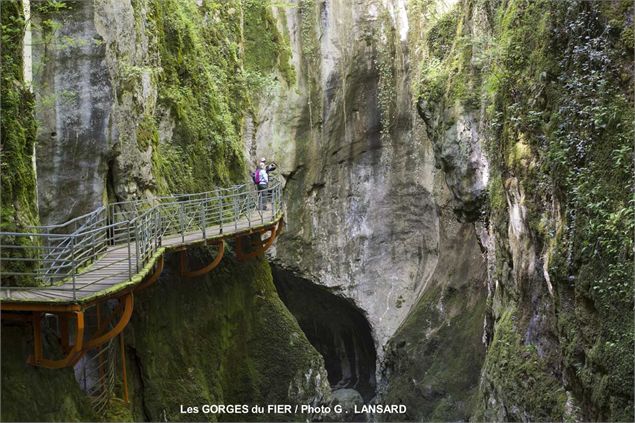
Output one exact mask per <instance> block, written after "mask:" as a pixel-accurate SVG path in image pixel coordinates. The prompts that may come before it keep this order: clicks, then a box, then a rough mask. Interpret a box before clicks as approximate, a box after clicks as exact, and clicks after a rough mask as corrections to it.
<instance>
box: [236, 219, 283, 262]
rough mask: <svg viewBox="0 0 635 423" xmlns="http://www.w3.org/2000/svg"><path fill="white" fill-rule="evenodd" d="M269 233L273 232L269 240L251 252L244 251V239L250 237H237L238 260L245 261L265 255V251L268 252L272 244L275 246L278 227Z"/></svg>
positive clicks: (271, 229)
mask: <svg viewBox="0 0 635 423" xmlns="http://www.w3.org/2000/svg"><path fill="white" fill-rule="evenodd" d="M265 231H266V230H265ZM265 231H263V232H261V233H260V236H262V234H263V233H264V232H265ZM268 231H269V232H271V235H270V236H269V238H267V239H266V240H265V241H264V242H263V241H261V243H262V245H260V246H258V247H256V249H255V250H254V251H250V252H245V251H244V249H243V247H244V245H243V238H248V237H245V236H243V237H236V256H237V257H238V260H239V261H244V260H247V259H250V258H253V257H256V256H259V255H261V254H263V253H264V252H265V251H267V249H268V248H269V247H271V244H273V241H274V240H275V238H276V226H273V227H271V228H269V229H268Z"/></svg>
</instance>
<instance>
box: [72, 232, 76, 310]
mask: <svg viewBox="0 0 635 423" xmlns="http://www.w3.org/2000/svg"><path fill="white" fill-rule="evenodd" d="M71 263H72V266H73V267H72V268H71V272H73V300H76V299H77V289H76V286H75V273H76V268H75V266H76V263H75V235H71Z"/></svg>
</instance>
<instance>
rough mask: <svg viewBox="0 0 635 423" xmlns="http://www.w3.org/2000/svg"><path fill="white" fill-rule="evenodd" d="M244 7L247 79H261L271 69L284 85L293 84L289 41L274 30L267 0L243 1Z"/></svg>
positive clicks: (274, 25)
mask: <svg viewBox="0 0 635 423" xmlns="http://www.w3.org/2000/svg"><path fill="white" fill-rule="evenodd" d="M243 8H244V39H245V53H244V57H245V60H244V62H245V70H246V71H247V72H248V74H251V75H252V77H251V78H250V81H254V80H255V79H259V78H265V77H266V75H268V74H269V73H271V72H272V71H274V70H278V71H280V74H281V75H282V77H283V78H284V80H285V81H286V82H287V84H288V85H293V84H295V78H296V75H295V69H294V68H293V66H292V64H291V49H290V47H289V41H288V40H286V39H285V38H284V36H283V35H282V34H281V33H280V31H278V28H277V27H276V22H275V19H274V17H273V13H272V10H271V8H272V5H271V1H270V0H267V1H262V0H247V1H245V2H244V3H243Z"/></svg>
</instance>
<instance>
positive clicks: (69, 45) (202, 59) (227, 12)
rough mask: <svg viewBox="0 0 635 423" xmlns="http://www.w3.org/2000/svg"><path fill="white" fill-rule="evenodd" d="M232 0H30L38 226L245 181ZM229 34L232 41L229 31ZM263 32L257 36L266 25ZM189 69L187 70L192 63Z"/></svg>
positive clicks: (241, 84)
mask: <svg viewBox="0 0 635 423" xmlns="http://www.w3.org/2000/svg"><path fill="white" fill-rule="evenodd" d="M238 6H239V2H237V1H234V2H225V3H224V4H223V7H222V8H215V7H214V6H213V4H211V2H205V3H204V4H201V5H197V4H196V3H195V2H194V1H193V0H192V1H185V2H182V1H175V0H169V1H156V0H138V1H133V2H130V1H118V0H92V1H83V0H81V1H79V0H77V1H67V2H64V6H63V7H62V8H60V9H52V10H51V7H50V6H49V5H46V4H41V3H35V4H34V7H33V19H34V28H36V30H34V39H35V43H34V45H35V47H34V63H36V64H37V66H35V69H34V70H35V72H34V91H35V93H36V97H37V120H38V124H39V127H38V137H37V139H38V148H37V156H38V165H37V166H38V179H37V180H38V187H39V199H38V202H39V206H40V216H41V219H42V221H43V223H46V224H50V223H61V222H64V221H66V220H69V219H70V218H72V217H75V216H78V215H81V214H84V213H87V212H89V211H92V210H93V209H95V208H97V207H99V206H101V205H103V204H105V203H106V202H107V201H110V202H114V201H123V200H129V199H134V198H144V197H149V196H152V195H156V194H160V193H167V192H202V191H206V190H209V189H211V188H210V187H213V186H216V185H218V184H228V183H230V182H231V181H234V182H235V181H238V180H240V181H242V180H243V178H244V176H243V174H244V162H243V157H242V154H241V149H242V146H241V144H240V140H241V130H242V122H243V119H244V115H245V113H246V111H247V109H248V93H247V90H246V85H245V81H244V77H243V76H242V75H241V74H240V73H239V74H238V76H237V75H236V69H240V67H241V66H242V57H239V56H238V55H237V54H235V53H234V54H229V55H228V57H227V58H226V59H225V60H224V61H222V62H218V61H214V60H215V59H217V58H218V57H219V55H220V54H225V52H227V51H231V52H235V51H237V50H238V48H239V44H240V42H241V38H240V31H239V30H238V27H239V26H240V25H241V20H240V16H239V14H238V13H235V12H236V10H237V8H238ZM228 34H233V36H228ZM262 36H264V37H266V36H267V32H266V31H265V32H264V33H263V34H262ZM195 69H196V70H195Z"/></svg>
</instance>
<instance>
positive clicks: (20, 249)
mask: <svg viewBox="0 0 635 423" xmlns="http://www.w3.org/2000/svg"><path fill="white" fill-rule="evenodd" d="M261 193H262V194H261V196H259V195H258V193H257V192H256V191H254V190H253V188H252V187H251V186H248V185H238V186H234V187H231V188H225V189H218V190H216V191H212V192H205V193H199V194H185V195H173V196H167V197H158V198H154V199H151V200H140V201H132V202H122V203H115V204H111V205H109V206H108V207H101V208H99V209H97V210H95V211H94V212H92V213H89V214H86V215H84V216H80V217H77V218H75V219H73V220H71V221H69V222H67V223H64V224H61V225H51V226H42V227H33V228H30V230H31V232H29V233H13V232H0V282H1V284H2V287H1V288H0V305H2V306H4V307H3V308H6V306H8V305H10V304H12V305H13V307H12V308H13V309H16V307H19V304H22V305H26V304H28V303H37V304H42V303H49V304H52V303H58V304H80V303H86V302H94V301H96V300H99V299H102V298H107V297H113V296H116V295H118V294H119V293H121V292H122V291H125V290H127V289H130V288H131V287H135V286H136V285H138V284H140V283H141V282H142V281H143V280H144V278H146V277H147V276H149V275H150V274H151V273H152V268H153V267H154V266H155V264H156V263H157V262H158V261H159V259H162V255H163V254H164V253H165V252H166V251H167V250H179V249H184V248H185V247H186V246H187V245H192V244H201V243H216V244H217V245H219V254H221V255H222V251H223V249H224V245H221V243H222V242H223V240H224V239H225V238H229V237H234V238H236V239H237V240H239V239H240V238H239V237H240V236H241V235H247V234H249V233H253V232H263V231H265V230H267V229H270V228H274V230H273V232H272V237H274V236H275V226H276V225H277V223H278V222H279V221H280V220H281V219H282V187H281V184H280V182H279V181H273V182H272V184H271V185H270V187H269V188H268V189H267V190H265V191H262V192H261ZM259 203H261V204H259ZM265 207H266V209H264V208H265ZM272 240H273V239H272ZM272 240H271V241H272ZM238 253H241V252H240V251H238ZM190 273H191V272H190ZM34 284H37V285H38V286H35V287H34V286H32V285H34ZM24 285H30V286H28V287H26V286H24Z"/></svg>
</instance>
